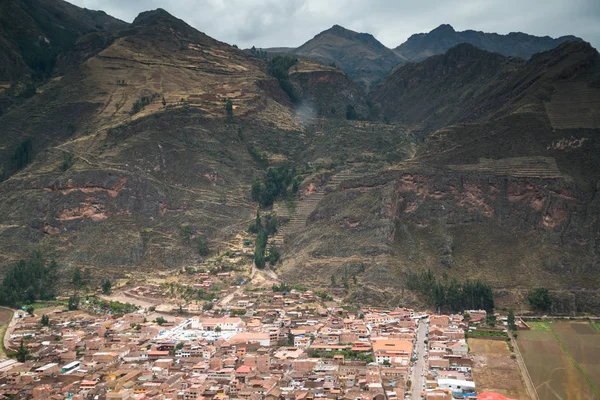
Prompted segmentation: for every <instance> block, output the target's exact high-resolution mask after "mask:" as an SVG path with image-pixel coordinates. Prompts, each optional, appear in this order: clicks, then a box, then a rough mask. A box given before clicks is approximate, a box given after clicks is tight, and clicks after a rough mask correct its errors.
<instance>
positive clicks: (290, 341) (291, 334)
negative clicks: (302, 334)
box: [287, 332, 295, 346]
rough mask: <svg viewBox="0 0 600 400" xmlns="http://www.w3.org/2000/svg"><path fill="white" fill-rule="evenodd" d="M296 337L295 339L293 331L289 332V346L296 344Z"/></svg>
mask: <svg viewBox="0 0 600 400" xmlns="http://www.w3.org/2000/svg"><path fill="white" fill-rule="evenodd" d="M294 339H295V336H294V334H293V333H292V332H288V334H287V341H288V346H293V345H294Z"/></svg>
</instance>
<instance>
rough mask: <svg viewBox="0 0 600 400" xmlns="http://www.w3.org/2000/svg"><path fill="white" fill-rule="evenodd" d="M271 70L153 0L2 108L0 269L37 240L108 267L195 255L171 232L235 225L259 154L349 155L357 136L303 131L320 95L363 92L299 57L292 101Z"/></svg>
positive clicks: (58, 253)
mask: <svg viewBox="0 0 600 400" xmlns="http://www.w3.org/2000/svg"><path fill="white" fill-rule="evenodd" d="M73 59H77V57H74V58H73ZM268 69H269V66H268V65H267V62H265V61H264V60H261V59H258V58H253V57H250V56H248V55H247V54H246V53H245V52H243V51H242V50H238V49H236V48H234V47H231V46H229V45H227V44H225V43H222V42H219V41H217V40H214V39H212V38H210V37H208V36H206V35H205V34H203V33H201V32H199V31H197V30H195V29H193V28H191V27H190V26H189V25H187V24H185V22H183V21H181V20H179V19H177V18H175V17H173V16H171V15H169V14H168V13H167V12H165V11H164V10H160V9H159V10H155V11H152V12H146V13H142V14H140V16H138V18H136V19H135V21H134V22H133V24H132V25H131V26H130V27H129V28H127V29H126V30H124V31H122V32H121V33H119V35H118V37H117V38H116V39H115V40H114V41H112V42H110V44H109V45H108V46H107V47H105V48H103V49H102V50H101V51H99V52H98V53H97V54H95V55H92V56H91V57H89V58H85V59H84V61H83V62H82V63H81V64H80V65H77V66H76V67H74V68H71V69H70V70H69V71H68V72H67V73H65V75H64V76H62V77H58V78H57V79H52V80H51V81H49V82H47V83H45V84H43V85H42V86H40V87H39V88H38V91H37V93H36V94H34V95H33V96H32V97H30V98H29V99H27V100H26V101H24V102H23V103H22V104H19V105H17V106H14V107H12V108H10V109H9V110H8V111H7V112H6V113H5V114H3V115H2V116H0V126H2V127H3V128H2V130H1V131H0V136H1V139H2V140H1V141H2V147H1V148H0V163H1V167H2V170H3V174H4V178H5V180H4V181H3V182H1V183H0V201H1V202H2V207H0V237H1V238H2V239H0V243H2V244H1V247H2V257H1V258H0V265H3V266H6V265H10V263H11V262H13V261H14V260H16V259H19V258H21V257H23V255H24V254H27V253H29V252H30V251H32V250H34V249H37V250H40V251H42V252H43V253H44V254H45V255H46V256H48V257H50V256H53V257H56V258H57V259H58V260H60V262H61V263H62V265H64V266H65V268H66V266H69V265H79V264H86V265H90V266H94V267H96V268H97V270H98V274H113V275H112V276H118V275H120V274H122V273H124V272H126V271H129V272H132V271H136V270H145V271H148V270H150V269H156V268H164V267H177V266H180V265H190V264H196V263H199V262H201V260H202V258H201V257H200V256H199V255H198V254H197V252H196V251H195V249H194V247H193V246H190V245H186V243H185V242H184V241H182V240H181V236H180V231H181V229H182V227H183V226H191V227H193V232H192V235H193V236H194V235H199V234H204V235H206V236H207V237H208V238H209V239H210V241H211V242H213V241H214V242H215V243H219V242H221V241H230V240H232V238H235V237H236V236H237V235H239V234H240V232H244V231H245V229H246V225H247V224H248V223H249V221H251V220H252V218H253V217H254V216H255V215H256V211H257V206H256V204H255V203H253V202H252V201H251V199H250V185H251V182H252V178H253V176H255V175H256V176H261V175H262V174H264V165H263V164H264V161H262V159H261V160H260V162H259V161H256V160H255V159H256V158H257V156H256V154H257V153H259V154H264V155H268V157H269V158H270V159H271V158H272V159H273V160H286V159H287V160H289V161H290V162H292V163H293V164H294V165H303V164H305V163H307V162H312V161H317V162H320V163H323V164H325V163H331V162H337V161H338V160H339V159H342V157H346V158H347V155H346V154H347V152H348V151H349V150H348V147H349V146H350V145H351V143H353V141H356V140H358V138H357V137H356V135H355V134H353V133H349V134H348V135H345V136H343V137H339V136H337V135H335V137H329V136H324V135H322V134H320V133H319V132H316V131H315V130H314V129H312V128H310V129H309V128H307V126H308V124H309V123H310V121H312V120H314V119H315V118H316V116H317V114H318V112H319V108H320V107H321V106H320V104H321V103H320V102H321V100H320V99H321V97H320V95H319V93H320V92H321V91H324V90H327V91H328V92H329V93H332V94H333V93H335V95H336V96H335V99H331V100H327V102H326V105H327V109H326V110H327V112H328V113H330V112H331V111H330V107H333V105H334V104H336V105H337V104H338V102H339V105H337V107H338V108H339V109H340V111H339V114H340V115H343V112H344V111H343V109H344V108H345V106H346V105H348V104H352V105H354V106H355V108H356V110H359V111H361V110H366V102H365V101H366V99H365V96H364V92H363V91H362V89H361V88H360V87H359V86H357V84H355V83H354V82H352V81H351V80H350V79H348V77H347V76H346V74H345V73H344V72H343V71H341V70H340V69H337V68H332V67H329V66H324V65H321V64H318V63H316V62H312V61H311V62H307V61H304V60H300V61H298V63H297V64H296V65H295V66H294V67H293V69H292V70H291V71H290V72H289V75H290V77H289V80H290V82H291V83H292V85H294V88H295V89H294V90H295V91H296V92H297V97H298V100H300V101H302V102H303V107H302V108H300V109H297V107H295V106H294V104H293V103H292V100H291V99H290V97H289V96H288V94H287V93H286V92H284V91H283V90H282V88H281V85H280V83H279V82H278V81H277V79H275V78H274V77H272V76H270V75H269V74H268V73H267V71H268ZM327 96H332V95H327ZM325 99H327V97H325ZM228 102H231V105H232V107H231V108H232V114H233V115H232V117H227V113H226V104H227V103H228ZM324 104H325V103H323V106H322V107H324ZM336 121H337V120H336ZM335 124H341V125H342V126H344V125H346V124H350V123H346V122H345V121H344V120H339V122H335ZM310 126H312V125H310ZM399 140H400V139H398V141H399ZM375 142H376V138H372V139H368V140H366V141H365V143H364V144H363V146H364V147H365V148H366V149H369V148H370V149H371V151H374V148H373V147H371V146H373V144H372V143H375ZM251 150H252V151H251ZM253 157H254V158H253ZM261 157H262V156H261ZM117 243H118V245H115V244H117ZM234 243H236V245H239V246H242V242H239V243H238V241H235V242H234ZM215 251H216V248H215Z"/></svg>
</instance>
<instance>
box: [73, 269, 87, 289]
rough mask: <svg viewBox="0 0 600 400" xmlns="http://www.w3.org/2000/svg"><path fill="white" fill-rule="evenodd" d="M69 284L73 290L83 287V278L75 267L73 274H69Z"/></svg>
mask: <svg viewBox="0 0 600 400" xmlns="http://www.w3.org/2000/svg"><path fill="white" fill-rule="evenodd" d="M71 283H72V284H73V286H74V287H75V288H80V287H82V286H83V284H84V282H83V277H82V276H81V270H80V269H79V268H77V267H75V268H73V273H72V274H71Z"/></svg>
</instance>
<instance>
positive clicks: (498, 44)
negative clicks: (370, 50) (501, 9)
mask: <svg viewBox="0 0 600 400" xmlns="http://www.w3.org/2000/svg"><path fill="white" fill-rule="evenodd" d="M581 40H582V39H580V38H578V37H576V36H561V37H559V38H557V39H553V38H551V37H549V36H543V37H540V36H533V35H528V34H526V33H521V32H511V33H509V34H508V35H499V34H497V33H486V32H480V31H473V30H466V31H462V32H457V31H455V30H454V28H453V27H452V26H451V25H448V24H443V25H440V26H438V27H437V28H435V29H434V30H432V31H431V32H429V33H416V34H414V35H412V36H411V37H409V38H408V40H407V41H406V42H404V43H402V44H401V45H400V46H398V47H396V48H395V49H394V50H395V51H396V52H397V53H398V54H399V55H400V56H402V57H404V58H405V59H407V60H408V61H422V60H424V59H426V58H427V57H431V56H433V55H436V54H443V53H445V52H446V51H447V50H449V49H450V48H452V47H454V46H456V45H457V44H460V43H469V44H472V45H473V46H476V47H479V48H480V49H483V50H488V51H492V52H496V53H500V54H502V55H505V56H512V57H520V58H524V59H527V58H529V57H531V56H532V55H533V54H535V53H540V52H543V51H546V50H550V49H552V48H554V47H556V46H558V45H559V44H561V43H565V42H572V41H581Z"/></svg>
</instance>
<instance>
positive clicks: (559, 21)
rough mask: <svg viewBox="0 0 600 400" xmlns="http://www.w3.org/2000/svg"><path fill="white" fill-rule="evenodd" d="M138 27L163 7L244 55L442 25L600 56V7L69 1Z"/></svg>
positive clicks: (428, 0)
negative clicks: (248, 50) (319, 39)
mask: <svg viewBox="0 0 600 400" xmlns="http://www.w3.org/2000/svg"><path fill="white" fill-rule="evenodd" d="M68 1H70V2H72V3H74V4H77V5H78V6H81V7H87V8H90V9H95V10H104V11H106V12H107V13H108V14H110V15H112V16H115V17H117V18H120V19H122V20H125V21H127V22H131V21H133V19H134V18H135V17H136V15H137V14H138V13H140V12H141V11H147V10H150V9H155V8H158V7H161V8H164V9H165V10H167V11H169V12H170V13H171V14H173V15H175V16H176V17H178V18H181V19H183V20H184V21H186V22H187V23H188V24H190V25H192V26H193V27H195V28H196V29H198V30H200V31H202V32H205V33H206V34H208V35H210V36H212V37H214V38H215V39H218V40H221V41H224V42H227V43H230V44H237V45H238V46H240V47H251V46H252V45H255V46H256V47H275V46H290V47H292V46H293V47H295V46H299V45H301V44H302V43H304V42H306V41H307V40H309V39H311V38H312V37H313V36H314V35H316V34H317V33H319V32H321V31H323V30H325V29H328V28H330V27H331V26H332V25H334V24H339V25H342V26H344V27H345V28H348V29H352V30H355V31H359V32H369V33H371V34H373V35H374V36H375V37H376V38H377V39H379V40H380V41H381V42H382V43H383V44H385V45H386V46H388V47H396V46H398V45H399V44H401V43H402V42H404V41H405V40H406V39H407V38H408V37H409V36H410V35H411V34H413V33H418V32H429V31H430V30H432V29H434V28H435V27H437V26H438V25H440V24H444V23H447V24H451V25H452V26H453V27H454V28H455V29H456V30H465V29H475V30H481V31H486V32H498V33H503V34H505V33H509V32H514V31H521V32H526V33H530V34H533V35H538V36H545V35H549V36H552V37H558V36H562V35H569V34H572V35H576V36H580V37H582V38H583V39H585V40H587V41H588V42H591V43H592V45H593V46H594V47H596V48H600V0H68Z"/></svg>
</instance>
